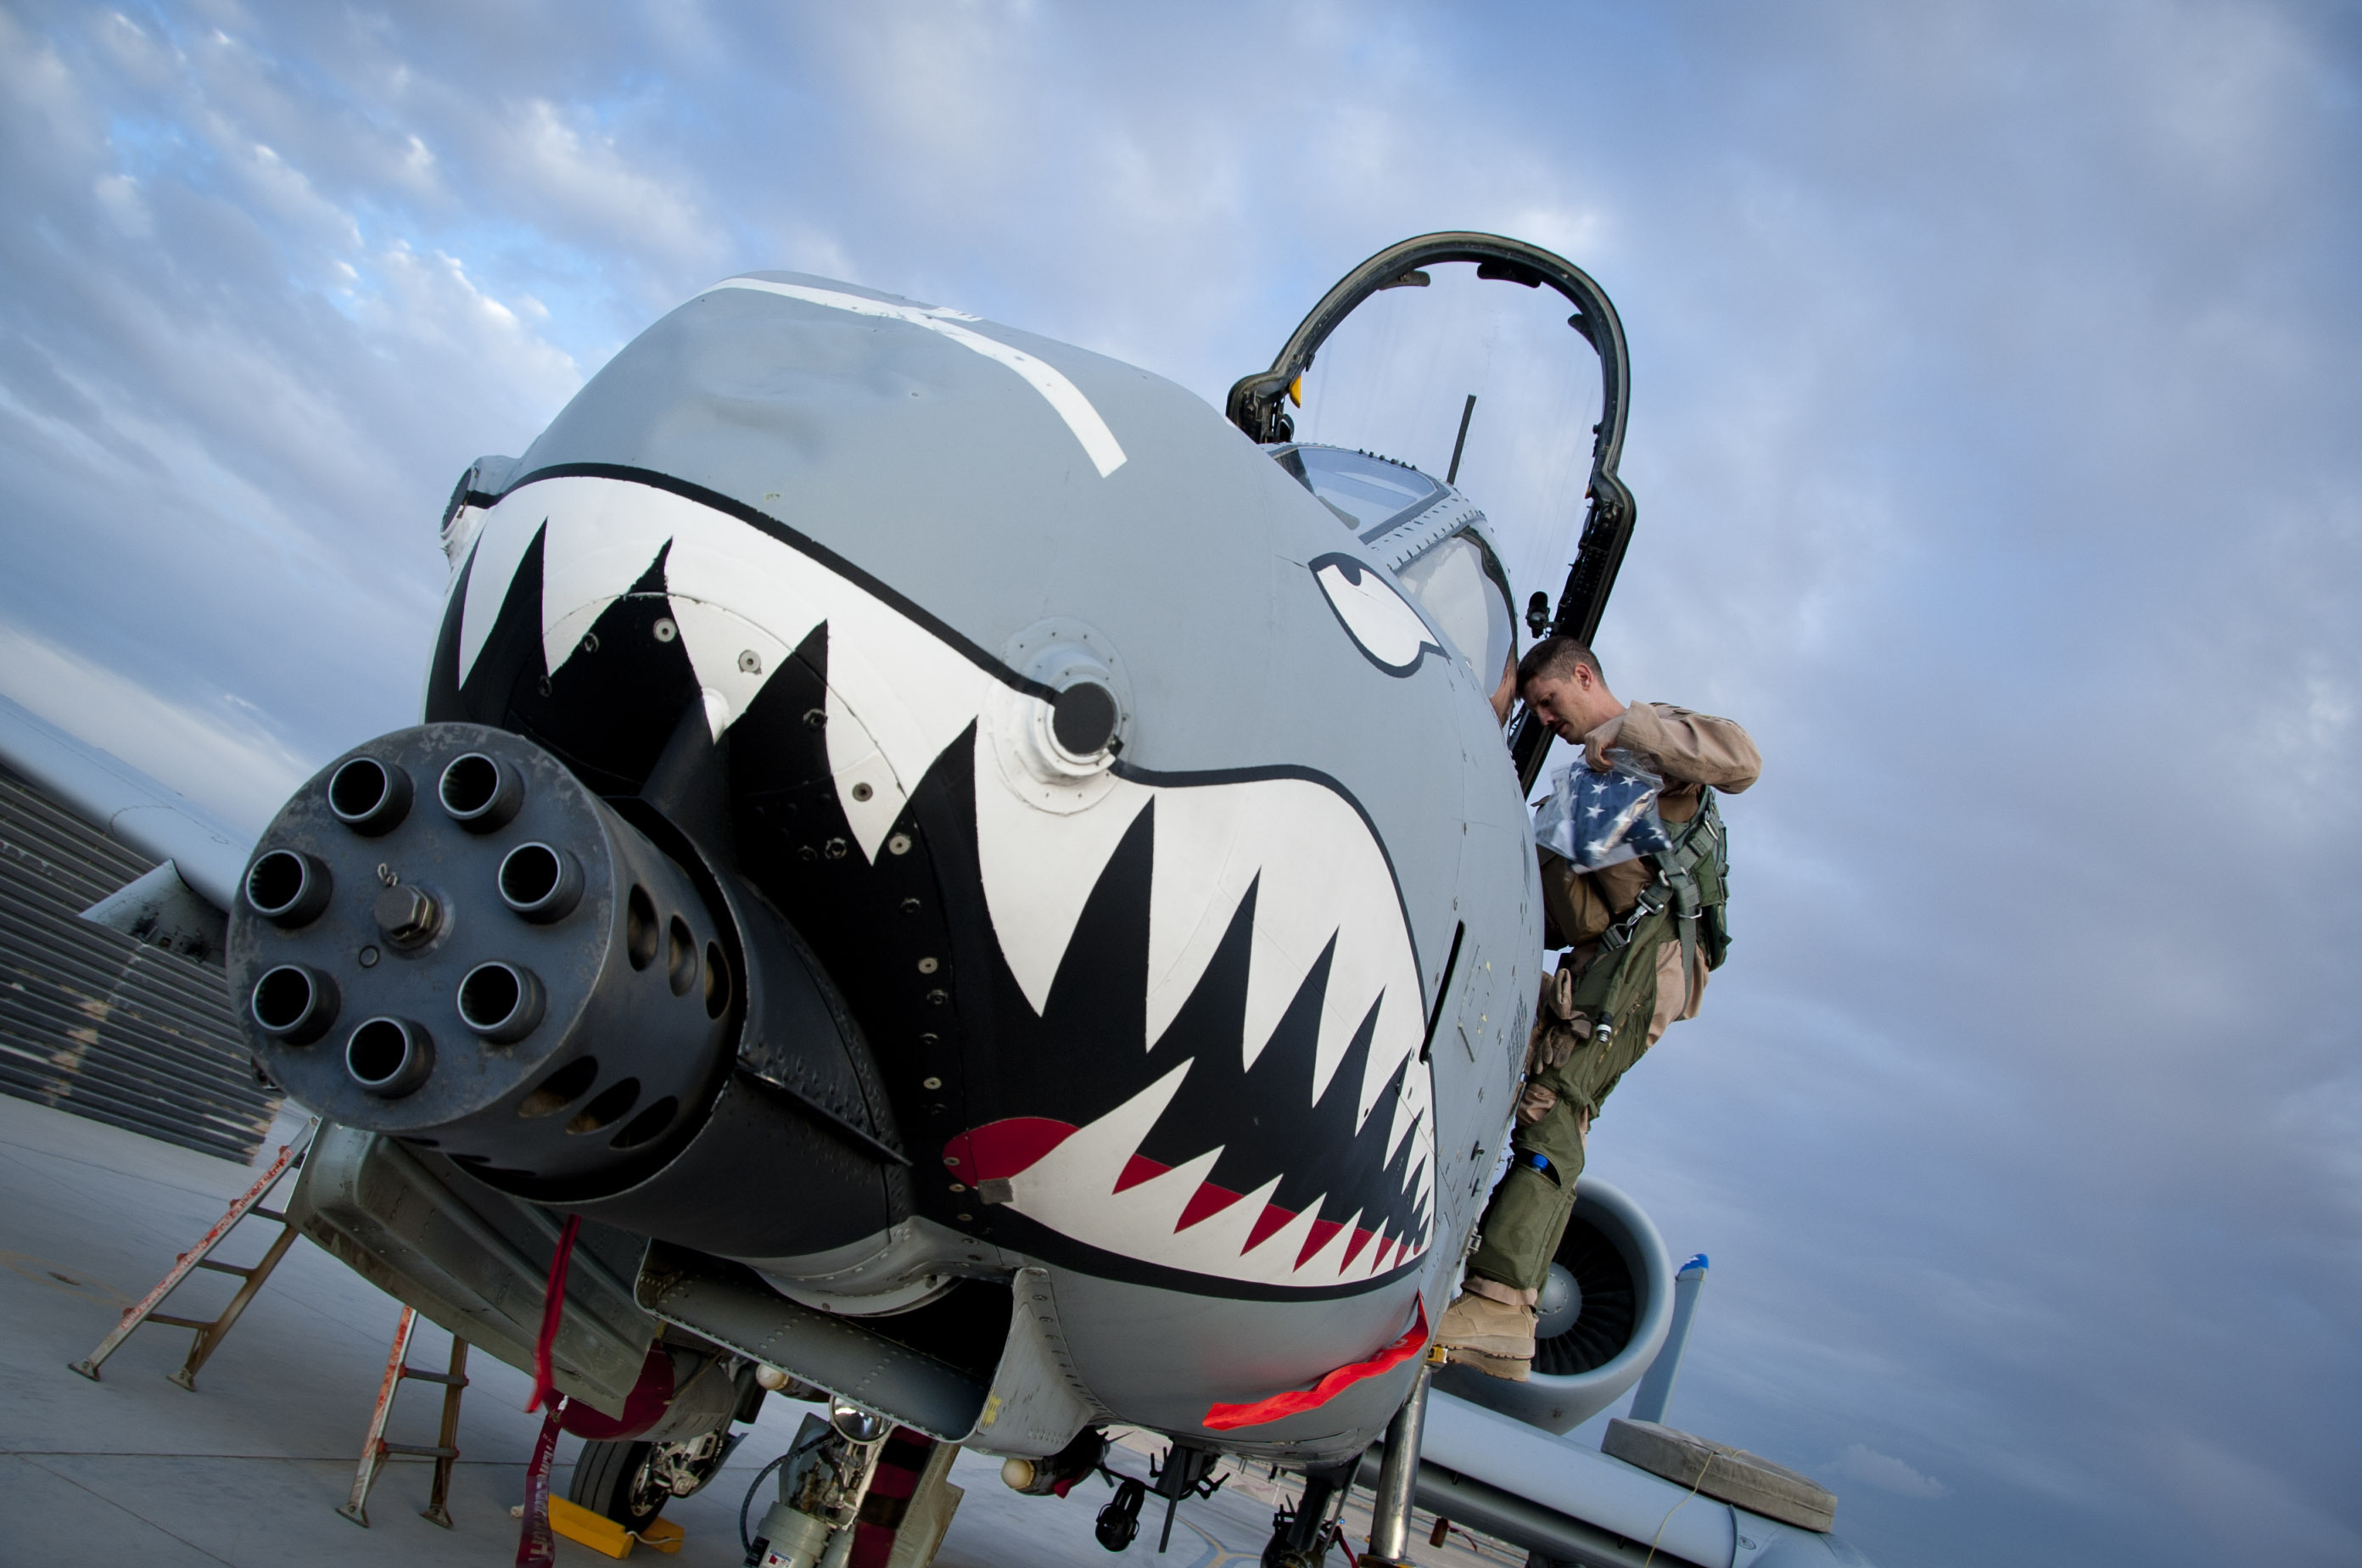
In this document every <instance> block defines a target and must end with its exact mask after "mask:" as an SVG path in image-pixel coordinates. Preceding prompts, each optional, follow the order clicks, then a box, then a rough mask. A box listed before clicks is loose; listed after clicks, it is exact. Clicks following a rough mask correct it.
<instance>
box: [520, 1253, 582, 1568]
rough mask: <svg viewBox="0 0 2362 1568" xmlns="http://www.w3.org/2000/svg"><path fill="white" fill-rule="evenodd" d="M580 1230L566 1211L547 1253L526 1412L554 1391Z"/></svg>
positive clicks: (555, 1391) (532, 1409)
mask: <svg viewBox="0 0 2362 1568" xmlns="http://www.w3.org/2000/svg"><path fill="white" fill-rule="evenodd" d="M581 1231H582V1216H580V1215H579V1214H569V1215H568V1216H567V1217H566V1229H564V1230H563V1231H559V1232H558V1233H557V1251H556V1252H554V1253H551V1254H550V1255H549V1283H548V1285H547V1286H544V1287H543V1290H542V1293H541V1335H540V1337H539V1338H538V1339H536V1340H535V1341H534V1342H533V1397H532V1398H530V1399H528V1400H526V1401H525V1407H524V1408H525V1414H527V1415H531V1414H533V1412H534V1411H535V1410H538V1409H540V1408H542V1405H543V1404H544V1403H545V1402H546V1401H547V1400H548V1399H549V1398H550V1397H551V1396H552V1395H554V1394H556V1393H557V1387H556V1386H555V1385H553V1384H552V1383H551V1382H550V1373H549V1353H550V1351H551V1349H552V1348H553V1347H554V1346H555V1345H556V1344H557V1325H558V1322H559V1320H561V1319H563V1318H564V1317H565V1316H566V1270H567V1268H568V1265H569V1264H572V1263H573V1262H574V1238H575V1237H576V1236H577V1235H579V1234H580V1233H581ZM554 1408H555V1407H553V1410H554ZM550 1441H553V1442H554V1441H557V1440H556V1439H554V1438H553V1439H551V1440H550ZM546 1489H547V1488H546V1486H545V1487H544V1490H546ZM543 1511H544V1512H545V1513H546V1512H547V1509H546V1508H545V1509H544V1510H543ZM517 1561H518V1562H524V1558H522V1557H520V1558H518V1559H517Z"/></svg>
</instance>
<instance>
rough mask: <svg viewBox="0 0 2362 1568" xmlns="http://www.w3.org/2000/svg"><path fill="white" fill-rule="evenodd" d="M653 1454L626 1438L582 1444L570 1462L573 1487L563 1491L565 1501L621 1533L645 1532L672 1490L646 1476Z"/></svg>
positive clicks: (644, 1445) (649, 1448) (652, 1447)
mask: <svg viewBox="0 0 2362 1568" xmlns="http://www.w3.org/2000/svg"><path fill="white" fill-rule="evenodd" d="M655 1452H656V1444H654V1443H652V1442H634V1441H631V1440H630V1439H628V1438H623V1439H617V1440H614V1441H607V1442H586V1443H584V1444H583V1445H582V1452H581V1454H580V1455H579V1457H578V1458H577V1459H576V1460H575V1461H574V1480H573V1484H572V1485H569V1486H568V1487H567V1489H566V1496H567V1498H568V1501H570V1502H575V1503H579V1504H580V1505H581V1506H582V1507H586V1508H588V1509H590V1511H591V1512H592V1513H594V1514H601V1515H604V1516H605V1517H606V1518H611V1519H613V1520H614V1521H615V1522H616V1523H617V1524H619V1525H622V1526H623V1527H624V1529H630V1530H642V1529H647V1528H648V1526H649V1525H651V1524H653V1523H655V1522H656V1518H657V1515H658V1514H660V1513H662V1512H664V1506H665V1505H666V1504H667V1503H668V1502H670V1501H672V1488H670V1487H669V1486H666V1485H661V1484H659V1483H658V1482H657V1479H656V1477H655V1476H653V1475H651V1474H649V1473H648V1460H649V1458H650V1457H651V1456H652V1455H653V1454H654V1453H655Z"/></svg>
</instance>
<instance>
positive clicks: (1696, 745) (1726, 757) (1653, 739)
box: [1583, 702, 1763, 795]
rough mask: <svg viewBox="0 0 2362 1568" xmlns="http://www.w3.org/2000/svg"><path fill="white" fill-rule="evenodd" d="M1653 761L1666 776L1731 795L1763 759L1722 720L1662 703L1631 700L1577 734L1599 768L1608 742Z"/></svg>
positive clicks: (1749, 780) (1736, 729)
mask: <svg viewBox="0 0 2362 1568" xmlns="http://www.w3.org/2000/svg"><path fill="white" fill-rule="evenodd" d="M1618 745H1620V746H1625V747H1628V749H1630V750H1633V751H1637V752H1640V753H1642V754H1644V755H1645V756H1650V757H1652V758H1654V759H1655V760H1656V764H1657V770H1658V771H1659V772H1661V773H1662V774H1663V775H1664V776H1665V778H1667V780H1669V781H1671V780H1675V779H1678V780H1680V781H1681V782H1682V783H1684V784H1705V785H1707V786H1710V787H1711V788H1713V789H1716V790H1721V791H1722V792H1723V793H1725V794H1727V795H1736V794H1738V792H1739V791H1740V790H1744V789H1746V788H1747V787H1748V786H1749V785H1750V784H1752V783H1754V782H1755V780H1756V778H1757V777H1758V776H1759V775H1760V774H1761V773H1762V771H1763V758H1762V756H1760V754H1759V753H1758V752H1757V751H1756V749H1755V742H1754V741H1753V740H1751V739H1749V737H1748V734H1747V732H1746V731H1745V730H1742V729H1740V728H1739V727H1738V725H1737V724H1734V723H1731V722H1730V721H1729V720H1728V719H1717V718H1716V717H1715V716H1714V715H1712V714H1711V713H1694V712H1690V711H1689V710H1688V709H1687V708H1676V707H1674V706H1672V704H1671V703H1667V702H1635V703H1633V704H1632V705H1631V706H1630V707H1629V708H1627V709H1625V710H1624V712H1621V713H1618V714H1617V716H1616V717H1614V718H1612V719H1610V720H1608V721H1607V722H1606V723H1604V724H1602V725H1600V726H1599V727H1598V728H1597V729H1595V730H1594V731H1592V732H1591V733H1590V734H1586V735H1584V737H1583V750H1584V756H1585V757H1586V758H1587V759H1588V760H1589V761H1590V763H1591V766H1592V767H1596V768H1603V769H1604V768H1605V767H1606V766H1607V751H1608V748H1609V747H1611V746H1618Z"/></svg>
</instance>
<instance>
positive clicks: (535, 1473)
mask: <svg viewBox="0 0 2362 1568" xmlns="http://www.w3.org/2000/svg"><path fill="white" fill-rule="evenodd" d="M581 1230H582V1216H580V1215H579V1214H569V1215H568V1216H567V1217H566V1228H565V1229H564V1230H562V1231H559V1232H558V1233H557V1251H555V1252H553V1253H551V1254H550V1257H549V1282H548V1283H547V1284H546V1285H545V1286H542V1292H541V1333H540V1335H539V1337H538V1338H536V1339H535V1341H534V1345H533V1397H532V1398H531V1399H529V1400H527V1401H526V1402H525V1407H524V1408H525V1411H526V1413H527V1414H531V1413H532V1412H533V1411H535V1410H539V1409H541V1408H542V1407H543V1404H544V1402H545V1401H546V1403H547V1405H548V1409H547V1411H546V1414H544V1415H543V1417H542V1418H541V1435H540V1436H539V1437H537V1438H535V1440H534V1444H533V1462H532V1463H530V1464H527V1465H526V1466H525V1472H524V1528H523V1529H521V1530H519V1531H518V1532H517V1554H516V1561H517V1568H551V1565H552V1564H553V1563H555V1562H557V1540H555V1539H554V1538H552V1536H551V1535H550V1532H549V1472H550V1469H551V1467H552V1466H553V1465H554V1464H555V1463H557V1430H558V1423H559V1421H561V1420H562V1419H564V1417H565V1413H566V1397H565V1396H564V1395H561V1394H559V1393H558V1392H557V1386H556V1385H555V1384H554V1383H553V1382H552V1380H551V1373H550V1364H549V1359H550V1353H551V1352H552V1351H553V1350H554V1349H555V1348H556V1347H557V1325H558V1323H559V1322H560V1321H561V1320H563V1319H564V1318H565V1316H566V1270H567V1266H568V1264H571V1263H572V1262H573V1261H574V1238H575V1237H576V1236H577V1235H579V1234H580V1233H581Z"/></svg>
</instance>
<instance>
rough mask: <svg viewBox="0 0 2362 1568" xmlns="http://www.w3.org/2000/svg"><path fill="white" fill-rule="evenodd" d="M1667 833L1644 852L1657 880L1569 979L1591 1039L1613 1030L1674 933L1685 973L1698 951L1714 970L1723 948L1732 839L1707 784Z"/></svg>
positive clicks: (1726, 934)
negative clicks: (1692, 808) (1665, 841)
mask: <svg viewBox="0 0 2362 1568" xmlns="http://www.w3.org/2000/svg"><path fill="white" fill-rule="evenodd" d="M1649 858H1650V860H1652V861H1654V862H1656V867H1657V876H1656V879H1655V880H1654V881H1652V882H1650V884H1649V885H1648V886H1646V887H1644V888H1642V889H1640V896H1639V899H1638V900H1635V901H1634V902H1633V905H1632V907H1631V909H1629V910H1628V911H1626V912H1625V914H1624V916H1623V918H1622V919H1620V920H1618V921H1617V922H1616V923H1614V924H1613V925H1611V926H1609V927H1608V928H1607V930H1606V932H1604V933H1601V935H1600V938H1599V948H1598V951H1597V953H1596V954H1595V955H1594V956H1593V958H1592V960H1591V962H1590V963H1589V964H1588V965H1587V966H1584V971H1583V973H1582V975H1581V976H1579V977H1577V978H1576V980H1575V983H1574V996H1573V1010H1574V1011H1576V1012H1578V1013H1581V1014H1583V1015H1584V1017H1586V1018H1589V1019H1591V1020H1592V1021H1593V1030H1594V1034H1595V1037H1596V1036H1598V1035H1599V1034H1601V1033H1603V1032H1606V1033H1612V1032H1614V1027H1615V1023H1616V1021H1617V1019H1618V1018H1620V1017H1622V1016H1623V1013H1624V1010H1625V1009H1626V1008H1628V1007H1629V1006H1630V1005H1631V1002H1632V999H1633V998H1634V996H1635V995H1636V994H1637V993H1638V992H1639V988H1640V984H1641V982H1642V981H1643V980H1644V979H1647V978H1649V977H1651V976H1652V975H1653V974H1654V973H1655V969H1656V951H1657V947H1658V944H1660V943H1661V942H1664V941H1670V940H1672V939H1673V938H1675V937H1678V938H1679V939H1680V941H1681V944H1682V972H1683V974H1685V975H1686V974H1691V973H1694V969H1695V964H1696V961H1697V955H1698V953H1699V951H1700V950H1701V949H1703V950H1704V952H1705V966H1706V967H1707V968H1709V969H1716V968H1720V967H1721V966H1722V960H1723V958H1724V956H1725V955H1726V954H1727V953H1728V951H1729V948H1730V927H1729V924H1728V922H1727V919H1726V918H1725V915H1724V910H1725V908H1726V905H1727V900H1728V898H1729V892H1728V885H1729V872H1730V845H1729V840H1728V838H1727V835H1726V834H1724V832H1723V826H1722V813H1721V812H1719V811H1717V810H1716V807H1715V801H1714V791H1713V790H1701V791H1700V793H1699V799H1698V809H1697V812H1696V814H1695V815H1694V816H1692V817H1691V818H1690V820H1689V821H1688V822H1686V823H1681V824H1680V825H1679V826H1678V827H1676V828H1675V829H1674V830H1673V832H1672V844H1671V845H1668V846H1667V847H1665V848H1663V849H1660V850H1656V851H1654V852H1652V853H1651V854H1650V856H1649Z"/></svg>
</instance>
